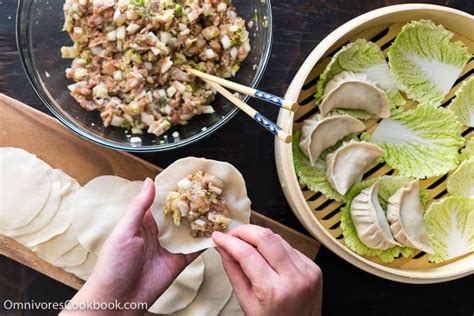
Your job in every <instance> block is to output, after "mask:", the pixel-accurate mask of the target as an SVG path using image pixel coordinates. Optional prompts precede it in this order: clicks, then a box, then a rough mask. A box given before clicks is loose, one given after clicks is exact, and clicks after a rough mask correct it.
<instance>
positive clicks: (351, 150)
mask: <svg viewBox="0 0 474 316" xmlns="http://www.w3.org/2000/svg"><path fill="white" fill-rule="evenodd" d="M383 154H384V151H383V149H382V148H380V147H379V146H377V145H374V144H371V143H367V142H356V141H351V142H348V143H344V144H343V145H342V146H341V147H339V148H338V149H337V150H336V151H335V152H333V153H331V154H329V155H328V156H327V157H326V168H327V170H326V177H327V179H328V181H329V183H330V184H331V185H332V187H333V188H334V189H335V190H336V191H337V192H339V193H340V194H342V195H345V194H346V193H347V191H349V189H350V187H351V186H352V185H353V184H354V183H356V182H357V181H360V180H361V179H362V176H363V174H364V172H365V171H366V170H367V169H368V168H369V167H370V165H371V164H373V163H374V162H375V161H376V160H377V159H378V158H380V157H382V156H383Z"/></svg>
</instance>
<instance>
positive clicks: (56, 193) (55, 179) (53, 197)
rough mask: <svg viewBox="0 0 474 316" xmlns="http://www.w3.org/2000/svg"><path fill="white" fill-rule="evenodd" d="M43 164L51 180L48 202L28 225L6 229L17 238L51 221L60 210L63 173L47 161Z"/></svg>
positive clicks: (8, 233)
mask: <svg viewBox="0 0 474 316" xmlns="http://www.w3.org/2000/svg"><path fill="white" fill-rule="evenodd" d="M40 163H41V164H44V165H45V168H47V169H48V177H49V180H50V182H51V191H50V192H49V196H48V199H47V200H46V203H45V204H44V205H43V207H42V208H41V210H40V212H39V213H38V214H37V215H36V216H35V217H34V218H33V220H32V221H31V222H29V223H28V224H27V225H25V226H22V227H18V228H14V229H10V230H5V231H4V232H3V234H4V235H7V236H9V237H12V238H15V239H16V237H18V236H24V235H29V234H33V233H35V232H37V231H39V230H41V229H43V228H44V227H46V226H47V225H48V224H49V223H51V221H52V219H53V218H54V216H55V215H56V213H57V212H58V210H59V205H60V203H61V196H62V194H63V192H62V188H61V179H60V177H61V175H60V174H59V173H58V172H57V171H56V169H51V168H50V167H49V166H48V165H46V163H44V162H42V161H40Z"/></svg>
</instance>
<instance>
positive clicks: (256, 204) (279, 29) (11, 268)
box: [0, 0, 474, 315]
mask: <svg viewBox="0 0 474 316" xmlns="http://www.w3.org/2000/svg"><path fill="white" fill-rule="evenodd" d="M54 1H61V0H54ZM403 2H410V1H396V0H392V1H380V0H359V1H352V0H345V1H342V0H338V1H336V0H307V1H304V0H291V1H290V0H273V27H274V29H273V32H274V33H273V35H274V42H273V49H272V54H271V59H270V61H269V64H268V67H267V70H266V73H265V75H264V77H263V80H262V82H261V84H260V86H259V87H260V88H262V89H263V90H266V91H269V92H271V93H274V94H277V95H283V94H284V92H285V90H286V88H287V86H288V84H289V83H290V82H291V79H292V78H293V76H294V75H295V73H296V71H297V70H298V68H299V66H300V65H301V64H302V62H303V61H304V59H305V58H306V56H307V55H308V54H309V53H310V51H311V50H312V49H313V48H314V47H315V46H316V45H317V44H318V43H319V41H321V40H322V39H323V38H324V37H325V36H326V35H327V34H329V33H330V32H331V31H332V30H334V29H335V28H337V27H338V26H339V25H341V24H342V23H344V22H346V21H348V20H350V19H352V18H353V17H355V16H357V15H359V14H362V13H364V12H367V11H370V10H373V9H375V8H379V7H383V6H387V5H392V4H397V3H403ZM423 2H429V3H435V4H442V5H446V6H450V7H453V8H457V9H460V10H463V11H465V12H469V13H474V1H473V0H444V1H423ZM16 6H17V3H16V1H15V0H0V92H1V93H5V94H7V95H9V96H11V97H14V98H17V99H19V100H21V101H23V102H25V103H27V104H29V105H31V106H33V107H35V108H37V109H40V110H42V111H44V112H46V113H48V111H47V109H46V108H45V107H44V105H43V104H42V103H41V101H40V100H39V99H38V97H37V96H36V95H35V93H34V91H33V89H32V88H31V86H30V84H29V83H28V80H27V78H26V75H25V73H24V71H23V68H22V66H21V63H20V59H19V55H18V53H17V48H16V44H15V27H14V24H15V14H16ZM250 104H252V105H253V106H255V107H256V108H259V109H261V112H262V113H263V114H264V115H266V116H268V117H270V118H272V119H276V116H277V112H276V110H275V109H274V108H273V107H265V106H261V105H262V104H260V103H259V102H258V101H254V100H253V101H250ZM216 144H223V145H221V146H219V147H217V146H216ZM216 148H218V149H217V150H216ZM189 155H194V156H202V157H207V158H212V159H218V160H225V161H228V162H230V163H232V164H233V165H235V166H236V167H237V168H238V169H239V170H240V171H241V172H242V173H243V175H244V177H245V179H246V181H247V187H248V191H249V196H250V198H251V199H252V201H253V208H254V209H255V210H258V211H259V212H261V213H263V214H265V215H267V216H269V217H271V218H273V219H275V220H278V221H279V222H281V223H283V224H286V225H288V226H290V227H293V228H295V229H298V230H300V231H302V232H305V231H304V228H303V227H302V226H301V225H300V224H299V223H298V221H297V220H296V218H295V216H294V215H293V213H292V211H291V209H290V207H289V206H288V204H287V202H286V200H285V197H284V196H283V193H282V191H281V188H280V184H279V182H278V177H277V173H276V168H275V162H274V150H273V138H272V137H271V136H270V135H269V133H268V132H266V131H264V130H263V129H262V128H260V127H258V126H257V125H256V124H255V123H254V122H253V121H251V120H250V119H249V118H248V117H247V116H245V115H243V114H241V113H240V114H238V115H237V116H236V117H235V118H234V119H233V120H231V122H229V123H228V124H227V125H226V126H225V128H223V129H221V130H219V131H217V132H216V133H215V134H213V135H212V136H211V137H209V138H207V139H205V140H202V141H200V142H198V143H196V144H194V145H191V146H188V147H186V148H183V149H179V150H175V151H172V152H165V153H156V154H141V155H140V156H141V157H142V158H144V159H146V160H148V161H150V162H152V163H154V164H156V165H158V166H162V167H166V166H167V165H169V164H170V163H171V162H173V161H174V160H176V159H178V158H182V157H186V156H189ZM316 262H317V263H318V264H319V265H320V266H321V268H322V270H323V274H324V293H323V297H324V299H323V312H324V314H325V315H349V314H352V313H353V312H362V313H364V315H372V314H373V315H379V314H382V313H383V314H384V315H415V314H416V315H425V314H431V315H447V314H449V315H473V313H474V300H473V298H472V293H473V281H474V278H473V277H469V278H464V279H461V280H456V281H451V282H447V283H444V284H436V285H423V286H421V285H406V284H399V283H395V282H392V281H387V280H383V279H380V278H378V277H375V276H373V275H370V274H368V273H366V272H364V271H361V270H359V269H357V268H355V267H353V266H352V265H351V264H349V263H347V262H345V261H344V260H342V259H340V258H339V257H337V256H336V255H334V254H332V253H331V252H330V251H328V250H327V249H325V248H324V247H322V248H321V250H320V253H319V255H318V257H317V259H316ZM73 294H74V291H73V290H72V289H70V288H68V287H66V286H64V285H61V284H59V283H57V282H55V281H53V280H50V279H48V278H47V277H44V276H42V275H40V274H38V273H36V272H34V271H32V270H30V269H28V268H26V267H23V266H21V265H20V264H17V263H15V262H13V261H11V260H9V259H6V258H4V257H0V315H3V314H4V313H5V312H6V311H5V310H3V304H1V303H2V302H3V301H4V300H7V299H12V300H35V301H64V300H66V299H69V298H70V297H72V295H73ZM308 304H311V302H308ZM13 314H20V313H12V315H13ZM23 314H28V315H33V314H35V313H34V312H24V313H23ZM42 314H44V312H43V313H42ZM52 314H53V313H52Z"/></svg>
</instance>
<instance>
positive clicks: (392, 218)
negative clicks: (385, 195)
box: [387, 180, 433, 253]
mask: <svg viewBox="0 0 474 316" xmlns="http://www.w3.org/2000/svg"><path fill="white" fill-rule="evenodd" d="M387 219H388V222H389V223H390V229H391V231H392V234H393V236H394V237H395V239H396V240H397V241H398V242H399V243H401V244H402V245H404V246H407V247H411V248H416V249H419V250H422V251H424V252H427V253H433V249H432V248H431V245H430V242H429V240H428V234H427V233H426V228H425V225H424V223H423V210H422V209H421V203H420V184H419V182H418V180H414V181H412V182H410V184H409V185H408V186H406V187H403V188H400V189H399V190H398V191H397V192H395V194H394V195H392V196H391V197H390V198H389V199H388V206H387Z"/></svg>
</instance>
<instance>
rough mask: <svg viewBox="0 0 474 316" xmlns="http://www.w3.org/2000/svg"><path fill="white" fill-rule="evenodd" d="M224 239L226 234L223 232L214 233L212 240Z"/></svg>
mask: <svg viewBox="0 0 474 316" xmlns="http://www.w3.org/2000/svg"><path fill="white" fill-rule="evenodd" d="M222 237H224V234H223V233H221V232H218V231H215V232H213V233H212V238H213V239H214V238H216V239H220V238H222Z"/></svg>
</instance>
